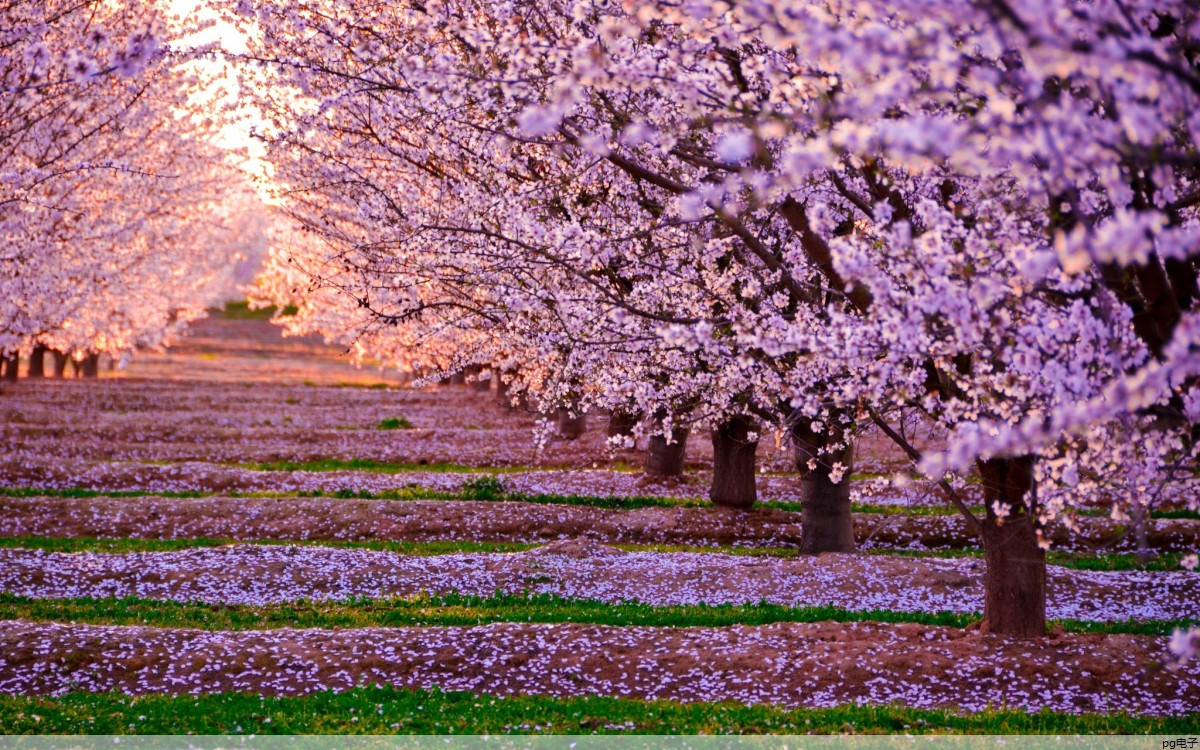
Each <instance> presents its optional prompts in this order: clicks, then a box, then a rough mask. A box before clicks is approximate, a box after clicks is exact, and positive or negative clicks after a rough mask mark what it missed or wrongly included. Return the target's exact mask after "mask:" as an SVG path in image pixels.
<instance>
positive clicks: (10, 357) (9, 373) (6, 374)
mask: <svg viewBox="0 0 1200 750" xmlns="http://www.w3.org/2000/svg"><path fill="white" fill-rule="evenodd" d="M0 364H3V367H2V368H0V370H3V372H2V373H0V377H2V378H4V379H5V380H9V381H16V379H17V368H18V367H20V365H21V357H20V355H17V354H5V355H4V357H3V358H2V359H0Z"/></svg>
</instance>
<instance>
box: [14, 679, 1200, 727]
mask: <svg viewBox="0 0 1200 750" xmlns="http://www.w3.org/2000/svg"><path fill="white" fill-rule="evenodd" d="M1198 724H1200V713H1193V714H1190V715H1186V716H1177V717H1163V718H1155V717H1140V716H1129V715H1126V714H1105V715H1098V714H1082V715H1076V714H1062V713H1054V712H1050V711H1042V712H1040V713H1035V714H1027V713H1025V712H1023V711H983V712H979V713H971V714H958V713H954V712H951V711H923V710H917V709H908V708H897V707H891V706H884V707H869V706H868V707H860V706H843V707H839V708H831V709H794V710H786V709H781V708H774V707H771V706H740V705H735V704H730V703H686V704H682V703H676V702H673V701H640V700H630V699H620V698H602V697H597V696H589V697H582V698H550V697H540V696H508V697H497V696H490V695H474V694H471V693H444V692H441V691H439V690H401V689H394V688H360V689H356V690H350V691H346V692H342V693H332V692H322V693H315V694H312V695H307V696H304V697H292V698H262V697H259V696H255V695H248V694H239V693H225V694H212V695H200V696H194V697H193V696H157V695H148V696H141V697H131V696H126V695H120V694H102V695H91V694H85V693H72V694H69V695H66V696H64V697H61V698H38V697H26V696H7V695H6V696H0V732H3V733H6V734H22V733H39V734H89V733H90V734H126V733H137V734H185V733H189V732H191V733H196V734H243V733H244V734H334V733H363V734H367V733H371V734H386V733H404V734H524V733H543V734H592V733H601V734H610V733H612V734H630V733H638V734H700V733H703V734H726V733H734V734H767V733H772V734H804V733H809V732H814V733H822V734H826V733H839V732H852V733H879V732H889V733H891V732H905V733H913V734H925V733H970V734H1170V735H1184V734H1188V733H1194V730H1195V728H1196V726H1197V725H1198Z"/></svg>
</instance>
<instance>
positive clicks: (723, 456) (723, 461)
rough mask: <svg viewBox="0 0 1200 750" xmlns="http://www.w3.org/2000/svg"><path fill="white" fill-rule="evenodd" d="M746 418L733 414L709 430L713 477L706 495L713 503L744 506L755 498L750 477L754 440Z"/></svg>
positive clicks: (732, 506) (753, 484)
mask: <svg viewBox="0 0 1200 750" xmlns="http://www.w3.org/2000/svg"><path fill="white" fill-rule="evenodd" d="M754 427H755V426H754V423H753V422H751V421H750V419H749V418H747V417H744V416H737V417H734V418H733V419H730V420H729V421H728V422H725V423H724V424H722V425H720V426H719V427H717V428H716V429H715V430H713V431H712V443H713V479H712V487H711V488H710V489H709V493H708V497H709V499H710V500H712V501H713V505H720V506H721V507H724V508H741V509H748V508H750V507H752V506H753V505H754V502H755V501H756V500H758V490H757V488H756V486H755V481H754V454H755V451H757V450H758V440H757V439H754V440H750V439H749V438H748V437H747V436H748V435H749V433H750V432H752V431H753V430H754Z"/></svg>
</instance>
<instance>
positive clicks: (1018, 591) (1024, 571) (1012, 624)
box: [977, 456, 1046, 638]
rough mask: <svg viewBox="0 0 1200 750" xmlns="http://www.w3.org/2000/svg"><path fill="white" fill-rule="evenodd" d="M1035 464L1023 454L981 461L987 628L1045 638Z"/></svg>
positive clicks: (1043, 560) (1043, 568) (1043, 561)
mask: <svg viewBox="0 0 1200 750" xmlns="http://www.w3.org/2000/svg"><path fill="white" fill-rule="evenodd" d="M1034 461H1035V459H1034V458H1033V457H1031V456H1021V457H1018V458H995V459H991V460H988V461H979V462H977V466H978V467H979V474H980V477H981V478H982V479H983V499H984V504H985V505H986V506H987V518H986V519H985V520H984V522H983V549H984V556H985V560H986V561H987V571H986V572H985V574H984V586H983V588H984V592H983V597H984V600H983V627H984V629H985V630H986V631H987V632H990V633H1002V634H1004V635H1011V636H1016V637H1018V638H1036V637H1040V636H1043V635H1045V634H1046V552H1045V551H1044V550H1043V549H1042V548H1041V547H1040V546H1039V545H1038V538H1037V527H1036V525H1035V521H1036V519H1034V517H1033V514H1032V512H1031V511H1030V507H1031V505H1030V503H1031V502H1032V497H1033V493H1034V491H1035V490H1036V486H1035V481H1034V478H1033V465H1034ZM997 510H999V511H1000V512H999V513H998V512H997Z"/></svg>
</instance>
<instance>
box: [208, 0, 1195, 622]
mask: <svg viewBox="0 0 1200 750" xmlns="http://www.w3.org/2000/svg"><path fill="white" fill-rule="evenodd" d="M227 12H228V17H229V18H230V19H231V20H233V21H234V22H236V23H240V24H241V25H242V26H243V28H244V29H245V31H246V33H247V36H248V38H249V39H251V40H252V42H251V51H250V52H249V54H248V55H246V58H245V62H246V65H245V66H244V68H243V73H242V74H243V76H245V78H246V81H245V84H246V85H244V87H243V88H244V90H246V91H254V92H257V93H256V102H255V104H256V105H257V106H258V107H259V108H260V109H261V111H262V112H263V113H264V117H265V118H266V119H267V122H268V126H267V127H265V129H264V133H263V137H264V138H265V139H266V140H267V142H268V147H269V153H270V159H271V161H272V164H273V167H274V176H275V179H276V180H277V182H278V184H279V185H280V190H281V196H282V197H283V200H284V207H285V209H286V211H287V212H288V213H289V215H290V216H291V218H292V219H293V220H294V223H295V228H294V229H288V230H286V231H285V232H284V233H282V234H281V235H280V236H278V237H277V238H276V239H277V242H276V245H275V250H274V256H273V260H272V262H271V265H270V268H269V269H268V273H267V274H266V275H265V277H264V280H263V287H262V294H263V295H264V297H265V298H266V299H268V300H270V301H272V302H275V303H277V304H280V305H283V304H290V305H295V306H296V307H297V308H298V310H299V312H298V314H297V315H295V316H292V317H290V318H288V319H287V324H288V325H290V326H292V327H294V328H295V329H296V330H304V331H320V332H323V333H325V334H326V335H328V336H330V337H331V338H338V339H341V340H344V341H350V342H352V343H353V345H354V346H355V347H357V350H358V351H359V352H361V353H364V354H370V355H371V356H375V357H381V358H383V359H385V360H388V361H390V362H393V363H396V364H400V365H402V366H406V367H412V368H421V367H430V366H432V367H436V368H440V369H441V370H443V371H446V372H450V371H456V370H461V369H464V368H467V367H470V366H475V367H480V366H482V367H486V368H489V370H491V371H492V372H495V373H497V375H498V376H499V377H500V378H502V380H503V382H504V383H505V386H506V387H507V388H511V389H512V391H513V392H514V393H518V392H525V393H526V394H528V396H529V397H530V398H531V399H532V400H533V401H534V402H535V403H536V404H537V405H539V407H540V408H541V409H542V410H543V411H546V412H550V411H551V410H556V409H559V408H564V409H567V410H571V411H578V412H580V413H582V412H588V411H594V410H599V409H604V410H608V411H609V412H611V413H612V414H614V415H618V417H620V418H621V419H623V420H627V421H628V420H632V421H636V422H638V424H639V425H640V428H639V429H642V430H644V431H648V432H651V433H653V434H655V435H657V436H658V438H659V444H660V447H662V446H664V445H667V444H669V443H670V442H671V441H672V440H676V441H678V440H681V439H683V438H684V437H685V436H686V433H687V431H688V430H691V431H693V432H695V431H696V430H698V429H711V431H712V435H713V441H714V448H715V450H716V471H717V478H716V479H715V481H714V489H713V497H714V500H717V501H718V502H725V503H727V504H733V505H743V506H744V505H748V504H749V503H750V502H753V498H754V495H753V493H754V464H753V455H754V446H755V445H756V441H757V440H758V439H759V438H760V436H763V435H765V434H769V433H775V434H779V435H784V436H786V438H787V439H788V440H790V442H791V444H792V445H793V447H794V449H795V454H796V468H797V470H798V471H799V473H800V476H801V479H800V481H801V483H802V486H803V501H804V505H805V512H804V530H805V531H804V533H805V540H804V544H803V546H804V550H805V551H807V552H822V551H829V550H834V551H847V550H852V549H853V544H854V540H853V534H852V526H851V516H850V508H849V477H850V474H851V471H852V467H853V453H854V451H853V448H854V439H855V435H856V433H857V432H858V431H859V430H860V429H862V428H863V427H866V426H870V427H872V428H873V429H877V430H880V431H882V432H883V433H884V434H886V435H888V436H889V437H890V438H891V439H892V440H894V441H895V442H896V443H897V444H898V445H899V446H900V447H901V448H902V449H903V450H904V451H905V452H906V453H907V455H909V456H910V457H911V458H912V460H913V462H914V464H915V466H916V467H917V468H918V469H919V470H920V471H922V472H924V473H926V474H927V475H929V476H932V477H935V478H937V477H943V476H944V477H946V481H943V483H942V484H943V488H944V489H945V490H946V493H947V501H948V502H951V503H954V504H955V505H956V506H957V507H958V508H959V510H960V511H961V512H962V513H963V515H964V516H965V517H966V518H967V520H968V523H970V524H971V525H972V527H973V528H975V529H976V530H977V531H978V532H979V533H980V535H981V538H982V543H983V546H984V548H985V551H986V559H987V571H988V572H987V580H986V584H987V585H986V588H987V594H986V604H985V613H984V614H985V621H986V625H987V627H988V628H990V629H991V630H993V631H1000V632H1005V633H1011V634H1016V635H1034V634H1041V633H1042V632H1043V631H1044V628H1045V615H1044V610H1045V556H1044V550H1045V547H1046V542H1045V540H1044V538H1043V535H1042V529H1043V528H1044V527H1045V525H1046V524H1048V523H1051V522H1053V521H1056V520H1057V521H1063V522H1066V523H1068V524H1069V523H1071V521H1072V512H1073V511H1074V510H1075V509H1077V508H1080V507H1084V506H1095V505H1101V506H1103V507H1111V508H1112V512H1113V514H1114V516H1115V517H1117V518H1128V517H1133V518H1135V519H1136V518H1139V517H1143V516H1144V515H1145V514H1146V512H1147V509H1148V508H1149V507H1150V506H1151V505H1153V504H1154V503H1156V502H1164V501H1169V500H1174V501H1178V502H1186V503H1188V504H1189V505H1190V507H1193V508H1194V507H1196V503H1197V498H1198V497H1200V484H1198V481H1200V480H1198V479H1197V470H1196V468H1197V455H1196V452H1197V438H1198V437H1200V427H1198V424H1200V388H1197V375H1200V318H1198V316H1197V307H1196V300H1197V297H1198V296H1200V287H1198V285H1197V260H1200V242H1198V240H1200V225H1198V224H1197V205H1198V204H1200V183H1198V182H1197V176H1198V175H1200V171H1198V167H1200V152H1198V151H1197V149H1196V135H1197V133H1198V132H1200V108H1198V107H1197V97H1198V95H1200V60H1198V59H1197V56H1198V55H1200V16H1198V13H1197V8H1196V6H1195V4H1194V3H1190V2H1186V1H1185V0H1165V1H1163V0H1154V1H1150V0H1128V1H1124V2H1107V1H1106V2H1097V3H1091V4H1086V5H1085V4H1079V3H1074V2H1067V1H1066V0H1063V1H1062V2H1051V3H1049V4H1046V3H1044V2H1040V1H1039V2H1032V0H1029V1H1028V2H1019V1H1018V2H1011V1H1008V0H979V1H978V2H971V3H965V2H959V1H958V0H924V2H920V3H901V4H895V3H888V2H882V1H879V2H875V1H873V0H866V1H865V2H854V3H840V2H832V3H830V2H813V3H807V2H799V3H797V2H792V1H790V0H789V1H787V2H781V1H779V0H688V2H672V1H670V0H660V1H658V2H654V3H631V2H628V3H625V4H621V3H617V2H612V1H608V0H538V1H537V2H534V1H533V0H507V1H506V2H500V3H497V2H492V1H491V0H487V1H485V0H429V1H428V2H415V1H414V2H402V3H396V2H381V1H379V0H300V1H298V2H297V1H295V0H288V2H281V1H273V0H239V1H238V2H232V0H230V2H229V3H228V7H227ZM912 419H919V420H920V421H922V422H924V423H926V424H932V425H934V426H935V427H936V428H937V429H938V430H939V431H940V434H942V435H944V440H943V444H942V445H936V446H933V449H930V448H929V447H928V446H923V445H915V444H913V442H912V441H910V440H909V439H907V438H906V435H907V434H908V433H907V432H906V431H905V430H904V429H902V426H903V425H904V424H905V423H906V421H908V420H912ZM972 473H973V474H975V475H977V476H978V477H979V478H980V479H981V481H982V489H983V495H984V501H985V512H984V514H983V515H982V516H977V515H976V514H974V513H972V512H971V511H970V509H969V508H968V507H967V506H966V504H965V503H963V502H962V500H961V499H960V498H959V497H958V495H957V494H956V493H955V492H954V486H955V482H956V481H957V480H958V479H961V477H963V476H965V475H967V474H972ZM956 478H957V479H956Z"/></svg>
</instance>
